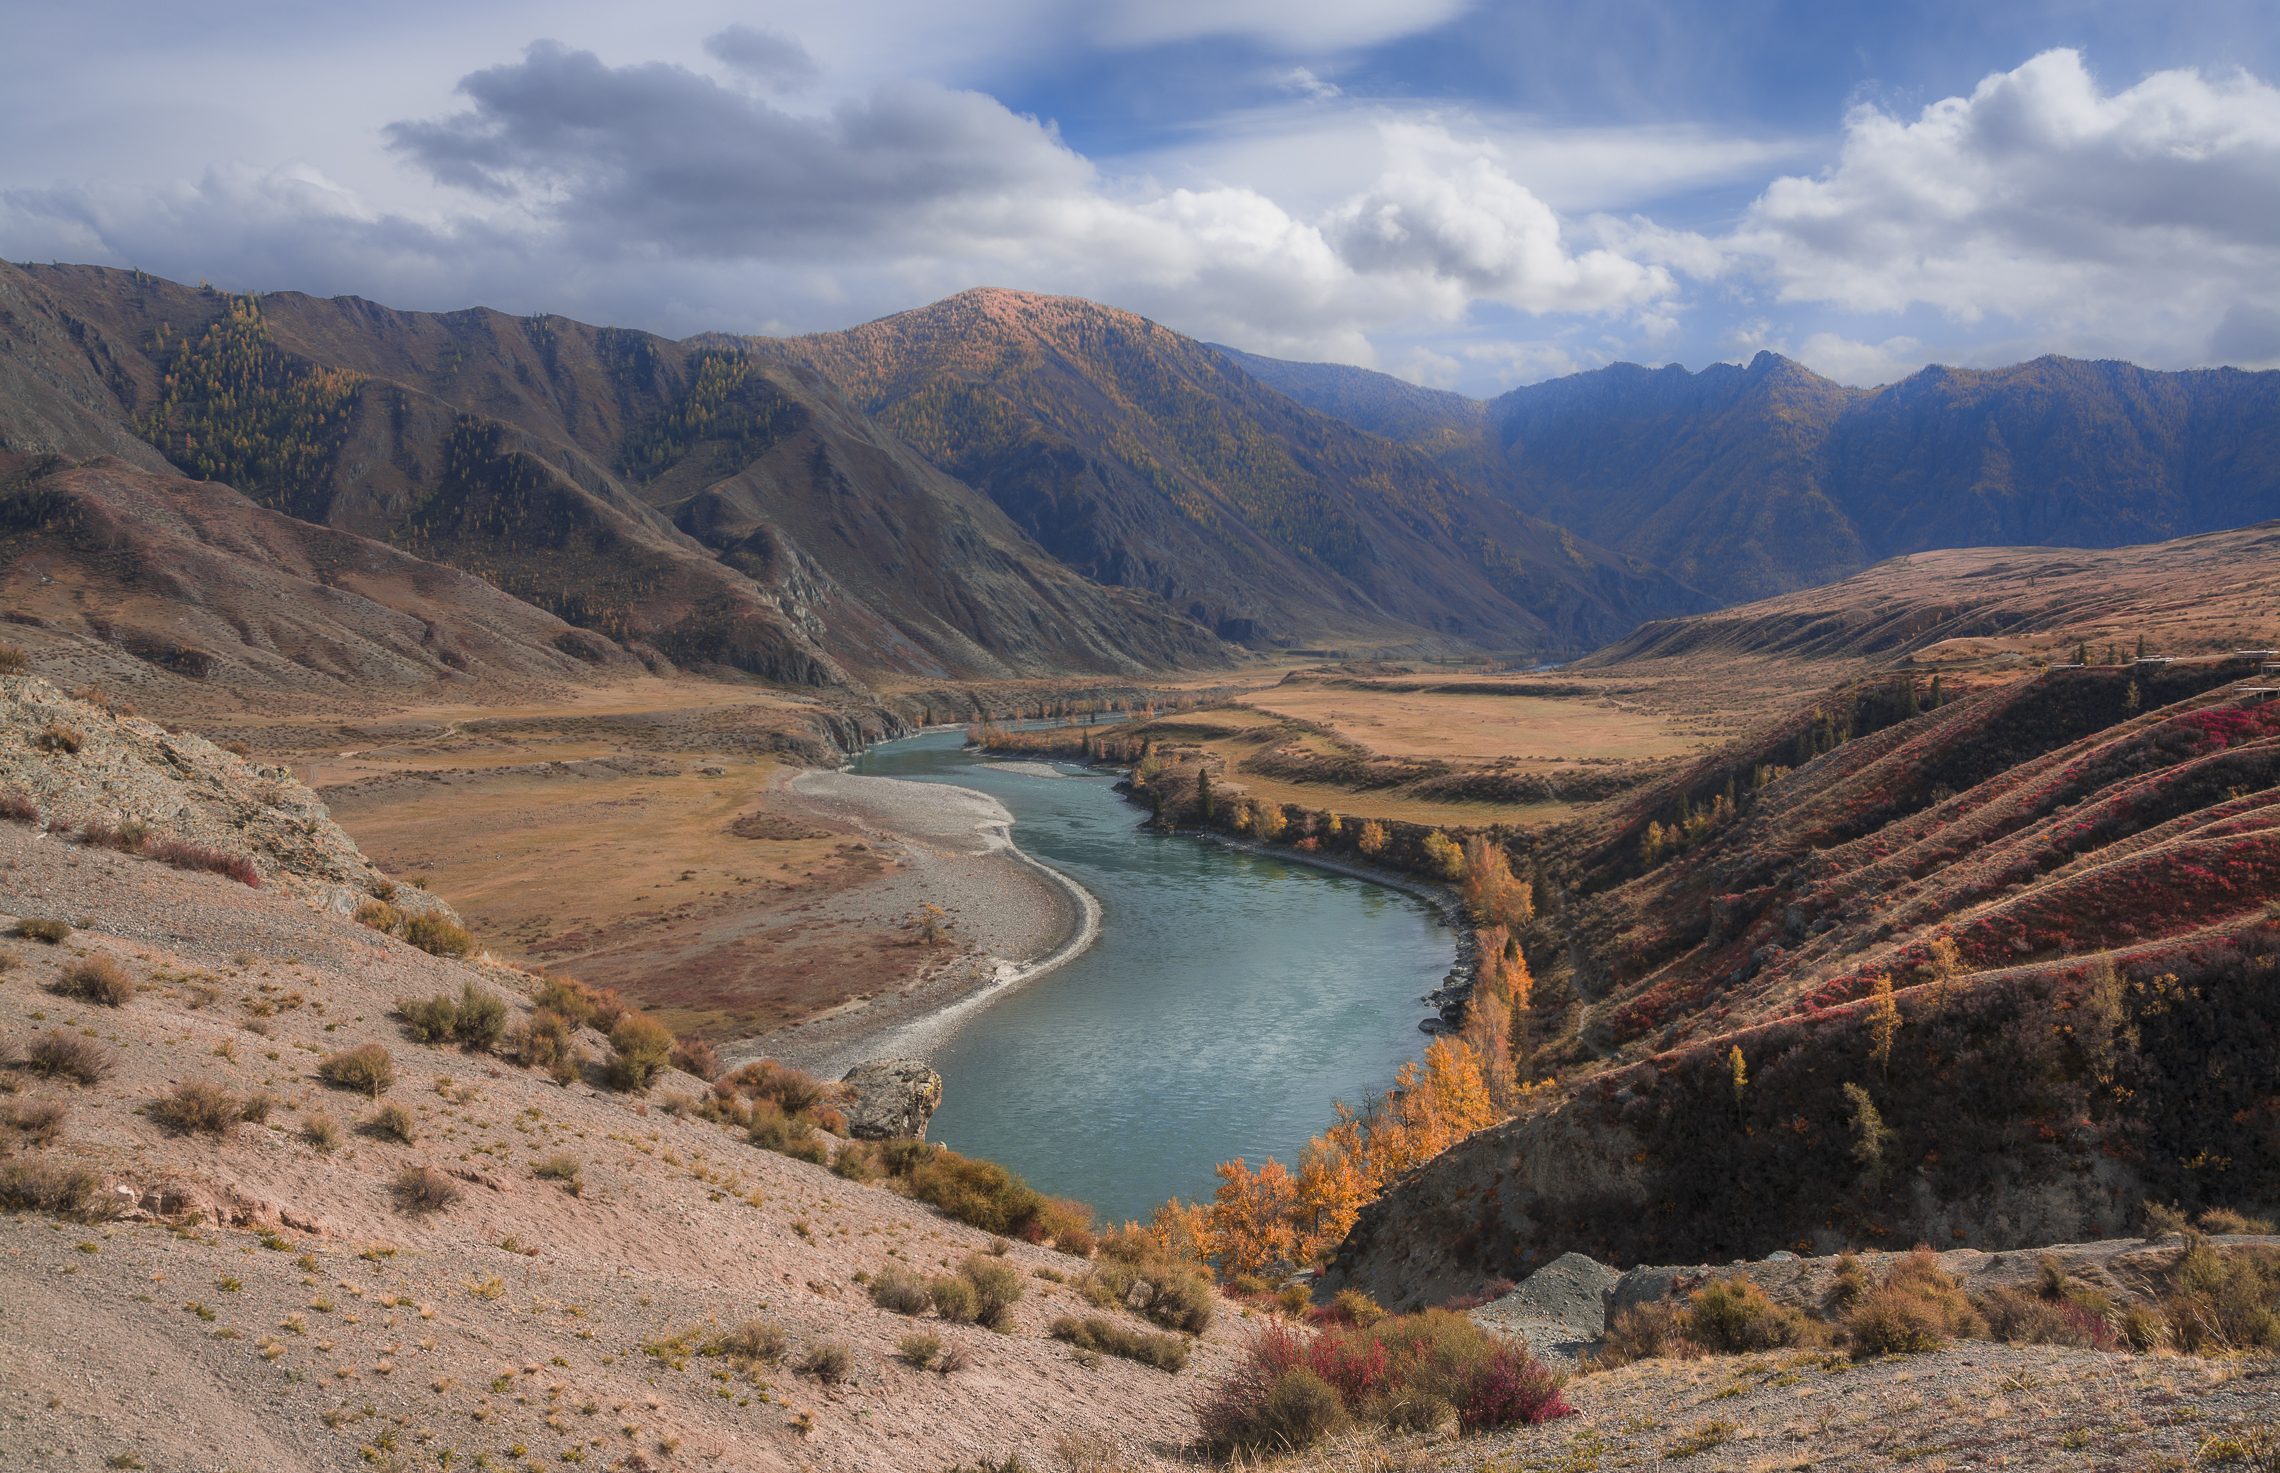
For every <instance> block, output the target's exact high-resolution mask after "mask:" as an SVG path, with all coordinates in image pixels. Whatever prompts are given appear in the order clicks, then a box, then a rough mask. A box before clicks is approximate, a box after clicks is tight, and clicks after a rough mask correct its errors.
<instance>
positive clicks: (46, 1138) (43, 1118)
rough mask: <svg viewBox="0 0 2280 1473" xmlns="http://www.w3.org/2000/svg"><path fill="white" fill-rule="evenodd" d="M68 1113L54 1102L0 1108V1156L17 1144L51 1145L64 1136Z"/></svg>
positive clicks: (29, 1102) (26, 1103) (34, 1102)
mask: <svg viewBox="0 0 2280 1473" xmlns="http://www.w3.org/2000/svg"><path fill="white" fill-rule="evenodd" d="M70 1113H71V1112H70V1111H69V1110H68V1109H66V1108H65V1107H64V1106H63V1105H62V1104H61V1103H59V1102H58V1101H55V1100H26V1101H25V1102H24V1103H22V1104H20V1105H19V1104H15V1103H9V1104H5V1105H0V1156H5V1155H7V1154H8V1153H9V1152H10V1151H11V1150H13V1149H14V1148H15V1144H16V1142H18V1141H29V1142H31V1143H32V1144H33V1145H35V1146H45V1145H49V1144H52V1143H53V1142H54V1141H55V1139H56V1138H57V1137H58V1136H60V1135H62V1134H63V1122H64V1118H65V1117H66V1116H67V1115H69V1114H70Z"/></svg>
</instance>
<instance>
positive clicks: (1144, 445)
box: [717, 290, 1700, 654]
mask: <svg viewBox="0 0 2280 1473" xmlns="http://www.w3.org/2000/svg"><path fill="white" fill-rule="evenodd" d="M717 341H720V342H723V343H728V342H736V343H738V344H740V345H749V346H751V347H752V348H753V349H754V350H755V351H763V352H767V353H771V354H774V355H777V356H779V357H781V358H782V359H783V360H784V361H786V362H790V363H796V364H800V365H804V366H808V367H812V368H813V369H814V370H815V371H817V372H819V373H820V374H822V375H823V376H824V377H825V378H827V379H829V380H830V381H831V382H833V383H835V384H837V385H839V386H840V387H841V388H843V389H844V390H845V391H846V392H847V394H848V397H849V398H850V400H851V401H852V402H853V403H854V404H855V405H856V406H857V407H858V408H860V409H862V410H863V411H864V412H866V413H868V414H870V415H872V416H874V417H875V418H877V419H878V420H879V421H880V422H881V423H882V424H883V425H885V426H886V427H887V428H889V429H890V430H892V431H893V432H894V433H895V434H896V435H897V436H899V437H900V438H901V439H903V440H905V441H907V442H908V443H910V444H911V445H913V446H915V447H916V448H917V449H919V450H920V451H921V452H923V453H924V454H925V455H926V456H927V457H929V458H930V459H931V460H932V461H933V462H934V463H935V464H937V465H939V466H941V467H942V468H943V469H944V470H947V471H948V472H950V473H951V474H952V475H955V476H957V477H958V478H959V479H960V480H962V481H965V482H967V483H969V484H971V485H974V486H977V487H979V488H981V489H982V490H984V491H986V492H987V493H988V495H989V496H990V498H991V499H992V500H993V501H994V502H995V503H996V504H997V505H998V506H999V507H1000V508H1002V509H1003V510H1004V511H1005V513H1006V514H1007V515H1008V516H1010V517H1012V518H1013V519H1014V520H1015V521H1016V522H1018V523H1019V524H1020V525H1021V526H1022V528H1023V529H1024V530H1025V531H1027V532H1028V533H1029V534H1030V535H1031V536H1033V537H1034V538H1036V540H1037V541H1038V542H1039V543H1040V544H1041V545H1043V546H1044V547H1045V548H1046V549H1047V550H1048V551H1050V552H1052V553H1053V554H1054V555H1055V556H1056V557H1057V558H1059V559H1060V560H1061V561H1062V562H1064V563H1066V564H1068V565H1069V566H1071V567H1073V568H1076V569H1078V570H1079V571H1081V572H1083V573H1084V574H1086V575H1087V576H1088V577H1090V578H1093V579H1095V580H1097V581H1099V582H1102V583H1108V584H1114V585H1116V586H1119V587H1123V588H1129V589H1134V590H1142V591H1146V592H1148V593H1151V594H1154V595H1157V596H1160V597H1161V598H1163V599H1164V600H1165V601H1167V602H1168V603H1170V604H1171V605H1173V606H1174V607H1177V608H1180V609H1183V610H1184V611H1186V612H1187V613H1188V614H1189V615H1190V616H1191V617H1193V618H1195V619H1197V620H1198V621H1199V622H1203V623H1207V624H1209V625H1211V626H1212V627H1213V628H1214V629H1216V630H1217V631H1218V632H1219V633H1220V634H1221V635H1223V636H1224V637H1226V638H1229V639H1235V640H1239V641H1243V642H1247V643H1254V644H1258V643H1282V644H1291V643H1321V642H1332V643H1339V642H1359V641H1368V642H1375V643H1387V642H1391V643H1403V642H1412V641H1415V640H1417V639H1418V638H1419V637H1420V636H1421V635H1425V634H1437V635H1440V636H1442V637H1443V640H1442V643H1444V644H1445V645H1447V646H1448V647H1452V648H1453V647H1456V646H1457V645H1458V644H1460V643H1471V644H1474V645H1486V646H1489V647H1493V648H1505V649H1522V650H1533V651H1538V652H1542V653H1545V654H1553V653H1569V652H1580V651H1581V650H1583V649H1586V648H1589V647H1591V646H1592V645H1596V644H1598V643H1601V642H1603V641H1604V640H1606V639H1607V638H1610V637H1612V635H1613V634H1614V633H1616V632H1619V631H1622V630H1625V629H1628V628H1629V627H1630V626H1632V625H1633V624H1635V623H1637V622H1638V621H1639V619H1641V618H1642V617H1647V616H1648V611H1649V610H1655V609H1664V610H1670V611H1678V610H1685V609H1692V608H1696V607H1699V606H1700V602H1699V600H1698V598H1697V597H1696V596H1695V595H1693V594H1692V593H1691V592H1690V591H1689V590H1687V589H1684V588H1682V587H1680V586H1678V585H1677V584H1675V583H1673V582H1672V581H1671V580H1669V579H1668V578H1665V577H1663V576H1662V575H1661V574H1660V573H1658V572H1657V571H1655V570H1654V569H1652V568H1648V567H1645V566H1644V565H1642V564H1639V563H1637V562H1635V561H1626V560H1625V559H1622V558H1619V557H1615V556H1611V555H1610V554H1608V553H1606V552H1605V551H1603V550H1601V549H1599V548H1596V547H1592V546H1589V545H1587V544H1584V543H1582V542H1579V541H1578V539H1576V538H1575V537H1573V536H1568V535H1565V534H1563V532H1562V531H1561V529H1560V528H1557V527H1552V526H1547V525H1545V524H1543V523H1541V522H1537V521H1535V520H1534V519H1532V518H1529V517H1527V516H1524V515H1521V514H1519V513H1517V512H1515V511H1514V510H1513V508H1512V507H1511V505H1510V504H1509V503H1507V502H1505V501H1503V500H1501V499H1500V498H1498V497H1495V496H1493V495H1490V494H1488V493H1486V492H1485V491H1484V490H1482V488H1480V487H1479V486H1478V485H1476V484H1473V483H1471V482H1469V481H1467V480H1464V479H1462V478H1460V477H1458V476H1454V475H1452V474H1450V473H1449V472H1448V471H1446V470H1444V469H1442V468H1441V467H1440V466H1437V465H1436V464H1435V463H1434V462H1433V461H1432V460H1431V459H1429V458H1428V457H1427V456H1425V455H1424V454H1422V453H1420V452H1419V451H1418V450H1416V449H1414V448H1412V447H1410V446H1406V445H1401V444H1397V443H1393V442H1391V441H1388V440H1386V439H1384V438H1382V437H1380V436H1378V435H1375V434H1366V433H1359V432H1357V431H1356V430H1355V428H1354V427H1353V426H1352V425H1350V424H1347V423H1346V422H1344V421H1342V420H1338V419H1335V418H1332V417H1330V416H1328V415H1324V414H1320V413H1316V412H1314V411H1313V410H1310V409H1308V408H1307V407H1305V406H1304V405H1302V404H1300V403H1298V402H1296V401H1294V400H1293V399H1291V398H1289V397H1288V396H1286V395H1284V394H1282V393H1280V392H1277V391H1275V390H1274V389H1271V388H1269V387H1268V386H1266V385H1265V384H1262V383H1260V382H1259V381H1258V380H1256V379H1254V378H1253V377H1251V376H1250V375H1249V374H1248V373H1246V372H1244V371H1242V369H1241V368H1240V367H1238V366H1237V362H1236V360H1235V359H1234V358H1232V357H1231V356H1230V355H1227V354H1223V353H1221V352H1220V351H1218V350H1216V349H1213V348H1210V347H1208V346H1206V345H1204V344H1202V343H1198V342H1195V341H1193V340H1191V339H1188V338H1184V337H1181V336H1180V335H1179V334H1177V333H1174V332H1171V331H1169V330H1167V329H1165V328H1163V327H1160V326H1158V325H1156V324H1155V323H1152V322H1149V321H1147V320H1145V319H1143V318H1140V317H1135V316H1133V315H1132V314H1130V313H1127V312H1119V311H1116V310H1114V309H1112V308H1107V307H1101V306H1098V305H1096V304H1094V303H1091V302H1085V301H1081V300H1078V299H1075V298H1066V297H1040V296H1033V295H1030V294H1027V293H1022V292H1011V291H1001V290H977V291H969V292H961V293H960V294H958V295H957V296H955V297H951V298H949V299H947V300H945V301H942V302H937V303H935V304H934V305H933V306H931V307H927V308H923V309H921V310H919V311H915V312H905V313H900V314H898V315H896V316H893V317H888V318H884V319H882V320H880V321H878V322H873V323H868V324H865V325H864V326H862V327H858V328H852V329H849V330H847V331H845V332H837V333H818V334H813V335H810V336H807V337H801V338H791V339H784V340H781V341H765V340H757V339H755V340H730V339H719V340H717Z"/></svg>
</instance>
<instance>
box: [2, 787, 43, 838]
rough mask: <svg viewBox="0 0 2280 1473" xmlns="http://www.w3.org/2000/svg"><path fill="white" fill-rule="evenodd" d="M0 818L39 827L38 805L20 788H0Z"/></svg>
mask: <svg viewBox="0 0 2280 1473" xmlns="http://www.w3.org/2000/svg"><path fill="white" fill-rule="evenodd" d="M0 819H5V820H7V821H8V822H9V823H28V824H30V825H32V827H34V828H37V827H39V822H40V805H39V804H37V803H34V802H33V801H32V795H31V794H29V793H27V792H25V791H24V790H23V789H22V788H4V789H0Z"/></svg>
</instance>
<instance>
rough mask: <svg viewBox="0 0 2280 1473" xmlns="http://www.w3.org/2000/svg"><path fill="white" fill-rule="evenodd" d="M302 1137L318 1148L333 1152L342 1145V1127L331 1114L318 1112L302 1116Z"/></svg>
mask: <svg viewBox="0 0 2280 1473" xmlns="http://www.w3.org/2000/svg"><path fill="white" fill-rule="evenodd" d="M301 1139H302V1140H303V1141H305V1142H307V1143H308V1144H309V1145H310V1146H312V1147H314V1148H315V1149H316V1150H319V1151H324V1152H328V1153H329V1152H331V1151H332V1150H333V1149H334V1148H336V1147H337V1146H339V1145H340V1127H339V1126H338V1125H335V1124H334V1123H333V1118H332V1117H331V1116H330V1115H327V1114H324V1113H323V1112H321V1111H320V1112H318V1113H317V1114H314V1115H304V1116H302V1117H301Z"/></svg>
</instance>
